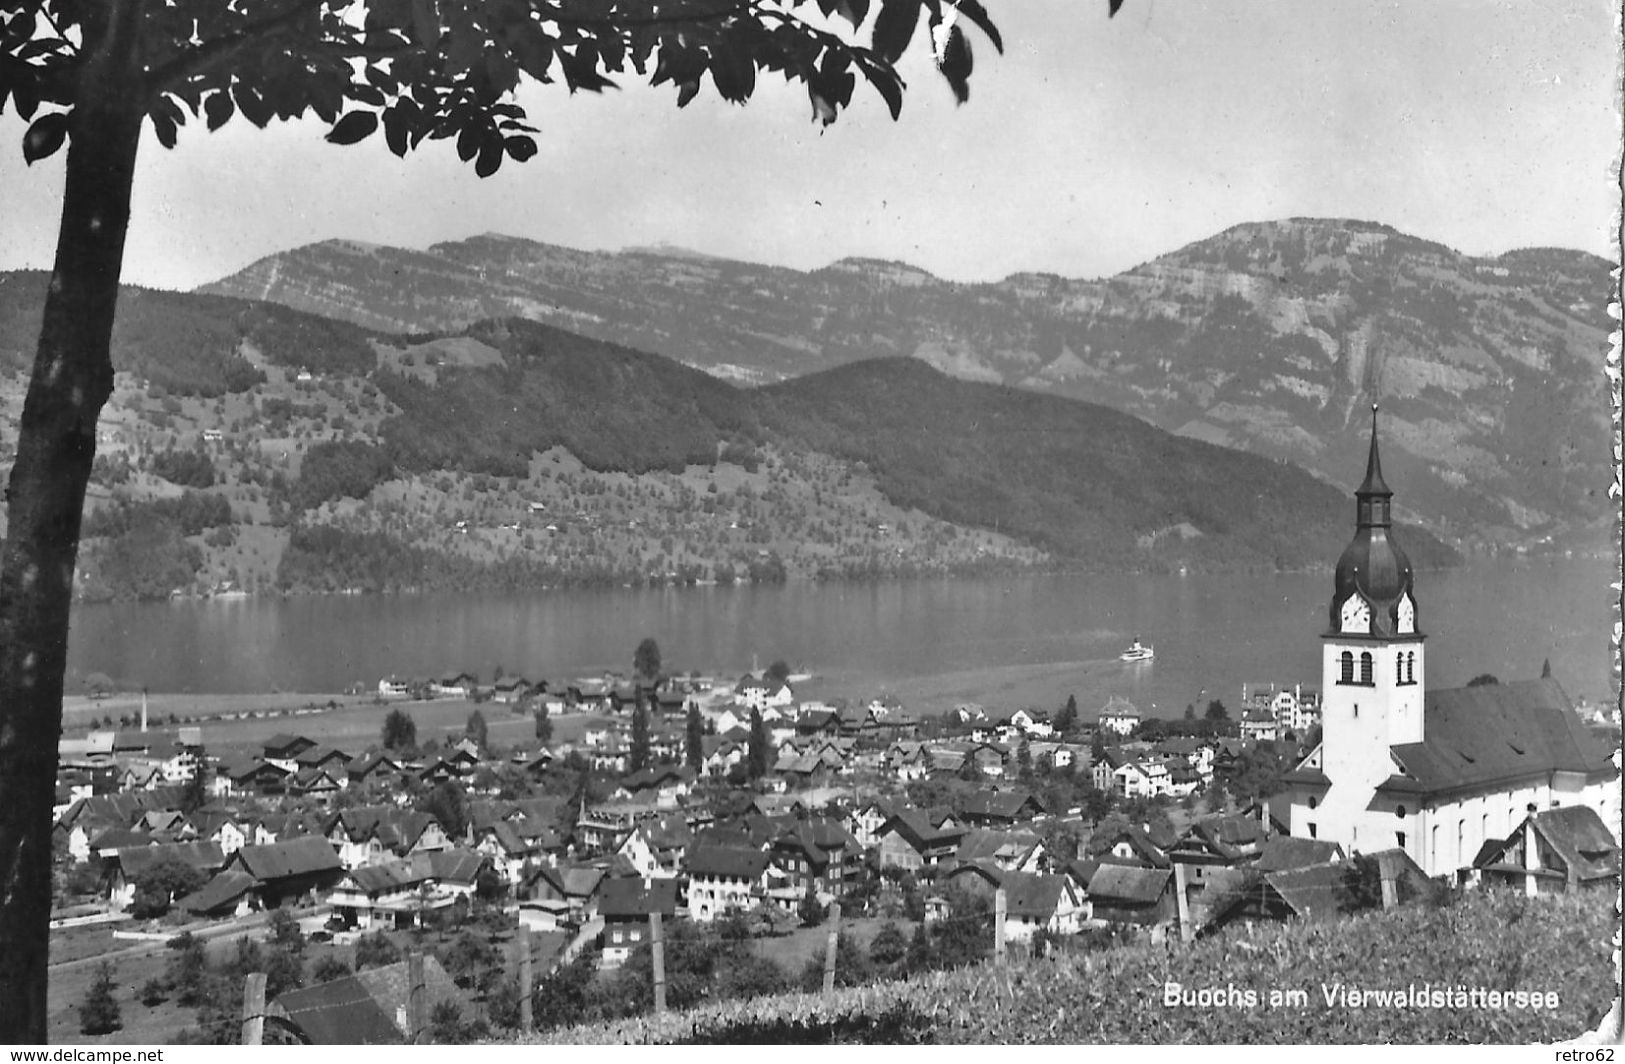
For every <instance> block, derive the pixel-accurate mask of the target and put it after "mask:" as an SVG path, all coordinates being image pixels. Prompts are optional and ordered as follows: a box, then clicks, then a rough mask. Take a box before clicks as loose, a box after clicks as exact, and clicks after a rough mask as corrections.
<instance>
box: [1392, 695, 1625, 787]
mask: <svg viewBox="0 0 1625 1064" xmlns="http://www.w3.org/2000/svg"><path fill="white" fill-rule="evenodd" d="M1392 752H1393V756H1394V759H1395V760H1396V761H1397V762H1398V763H1399V764H1400V766H1401V767H1402V768H1403V770H1404V772H1403V775H1402V776H1401V779H1404V780H1407V781H1408V782H1414V783H1415V784H1419V785H1420V786H1421V788H1422V789H1423V790H1424V791H1425V792H1437V791H1449V790H1455V789H1458V788H1466V787H1477V786H1483V785H1487V784H1493V783H1498V782H1501V781H1504V780H1513V779H1518V778H1520V777H1527V776H1532V775H1539V774H1544V773H1548V772H1552V771H1554V770H1565V771H1571V772H1584V773H1592V772H1602V771H1609V770H1611V768H1612V766H1611V765H1610V764H1609V756H1610V755H1611V754H1612V751H1611V750H1607V749H1605V748H1604V747H1603V745H1602V744H1601V743H1599V742H1598V741H1597V739H1596V738H1595V737H1594V736H1593V735H1592V734H1591V733H1590V732H1588V731H1587V730H1586V728H1585V726H1584V725H1582V724H1581V723H1580V718H1579V717H1578V716H1576V715H1575V713H1574V709H1573V706H1572V704H1571V703H1570V701H1569V697H1568V695H1566V694H1565V693H1564V692H1563V689H1562V688H1561V687H1560V686H1558V684H1557V681H1556V680H1550V679H1546V680H1526V681H1520V682H1516V683H1504V684H1483V685H1480V686H1477V687H1458V688H1454V689H1451V690H1444V691H1429V692H1427V695H1426V701H1425V710H1424V716H1423V735H1422V741H1421V742H1419V743H1403V744H1400V745H1398V746H1395V747H1392ZM1398 787H1399V781H1395V780H1390V784H1385V785H1384V789H1385V790H1390V789H1398Z"/></svg>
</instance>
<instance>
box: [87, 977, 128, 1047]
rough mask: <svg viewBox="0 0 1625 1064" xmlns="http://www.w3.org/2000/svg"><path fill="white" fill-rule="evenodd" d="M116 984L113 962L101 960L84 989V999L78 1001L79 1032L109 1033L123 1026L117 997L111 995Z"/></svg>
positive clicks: (92, 1033)
mask: <svg viewBox="0 0 1625 1064" xmlns="http://www.w3.org/2000/svg"><path fill="white" fill-rule="evenodd" d="M117 985H118V984H117V982H115V981H114V979H113V962H112V961H106V960H104V961H102V962H101V964H99V965H97V967H96V978H95V979H93V980H91V983H90V987H89V989H87V990H86V991H85V999H84V1000H83V1001H81V1002H80V1003H79V1031H80V1033H81V1034H91V1035H96V1034H111V1033H112V1032H114V1031H116V1030H118V1029H119V1028H120V1027H123V1026H124V1021H123V1019H122V1018H121V1017H120V1015H119V1007H118V999H117V998H115V997H114V996H113V990H114V988H115V987H116V986H117Z"/></svg>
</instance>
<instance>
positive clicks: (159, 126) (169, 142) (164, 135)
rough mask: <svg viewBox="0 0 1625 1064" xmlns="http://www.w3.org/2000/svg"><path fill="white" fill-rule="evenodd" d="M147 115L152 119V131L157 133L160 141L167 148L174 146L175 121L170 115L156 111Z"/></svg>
mask: <svg viewBox="0 0 1625 1064" xmlns="http://www.w3.org/2000/svg"><path fill="white" fill-rule="evenodd" d="M147 117H148V118H149V119H151V121H152V131H153V133H154V134H156V135H157V137H158V143H159V144H162V145H163V146H164V147H166V148H173V147H174V146H175V123H174V122H173V121H171V120H170V118H169V116H167V115H161V114H159V113H157V112H156V111H154V112H152V113H151V114H148V115H147Z"/></svg>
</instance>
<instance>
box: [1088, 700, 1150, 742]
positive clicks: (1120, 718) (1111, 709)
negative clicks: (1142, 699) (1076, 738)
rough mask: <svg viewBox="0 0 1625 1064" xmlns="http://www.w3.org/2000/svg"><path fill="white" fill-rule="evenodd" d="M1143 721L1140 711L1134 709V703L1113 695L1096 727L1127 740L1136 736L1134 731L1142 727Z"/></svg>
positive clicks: (1101, 713)
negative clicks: (1141, 722)
mask: <svg viewBox="0 0 1625 1064" xmlns="http://www.w3.org/2000/svg"><path fill="white" fill-rule="evenodd" d="M1142 719H1143V718H1142V717H1141V716H1140V711H1139V710H1137V709H1135V708H1134V703H1132V702H1130V701H1129V700H1128V699H1126V698H1124V697H1122V696H1121V695H1112V696H1111V697H1110V698H1108V699H1107V700H1106V705H1105V706H1104V707H1103V708H1102V709H1101V711H1100V716H1099V717H1098V719H1097V720H1096V722H1095V727H1096V728H1098V729H1100V730H1101V731H1105V732H1111V733H1113V734H1115V735H1119V736H1122V737H1124V738H1127V737H1128V736H1130V735H1133V734H1134V729H1136V728H1138V727H1139V726H1140V721H1141V720H1142Z"/></svg>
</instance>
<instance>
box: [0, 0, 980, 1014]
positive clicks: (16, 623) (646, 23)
mask: <svg viewBox="0 0 1625 1064" xmlns="http://www.w3.org/2000/svg"><path fill="white" fill-rule="evenodd" d="M871 7H873V8H874V11H873V17H872V18H871ZM0 15H4V20H3V23H0V59H3V61H0V109H3V108H4V107H6V106H7V105H9V106H10V107H12V108H13V109H14V111H15V113H16V114H17V116H18V117H19V118H20V119H22V120H23V121H24V122H27V123H28V127H27V130H26V131H25V133H24V134H23V138H22V144H21V150H22V156H23V159H24V161H25V162H27V163H30V164H32V163H34V162H37V161H39V160H41V159H45V158H47V157H49V156H52V155H54V154H56V153H57V152H59V151H61V150H63V149H64V148H66V155H67V159H66V167H65V176H64V182H63V207H62V226H61V228H60V230H59V236H58V245H57V253H56V259H55V262H54V264H53V270H52V276H51V281H50V284H49V285H48V287H47V289H46V295H45V299H44V310H43V312H42V315H41V324H40V330H39V344H38V347H37V349H36V353H35V361H34V366H33V369H32V372H31V377H30V382H29V387H28V393H27V397H26V399H25V401H24V408H23V416H22V418H21V421H20V424H21V429H20V431H19V434H18V439H17V459H16V461H15V463H14V465H13V467H12V472H11V480H10V485H9V492H8V500H9V501H8V511H7V518H8V520H7V530H6V542H5V549H4V557H3V562H0V881H3V882H5V883H7V884H8V889H7V890H6V891H5V892H4V893H3V894H0V959H3V960H4V961H5V962H6V963H4V964H0V1000H5V1001H6V1002H7V1008H6V1009H5V1010H4V1012H0V1041H6V1042H40V1041H44V1039H45V1036H46V1033H47V1015H46V1007H47V1006H46V996H45V986H46V981H47V978H46V977H47V965H48V961H49V918H50V862H49V857H50V845H49V842H48V839H47V838H46V835H47V834H48V832H49V831H50V818H49V816H48V812H49V809H50V806H51V800H52V791H53V788H54V775H55V765H54V761H53V759H52V758H50V757H48V756H44V754H45V751H46V749H47V748H49V747H53V746H54V745H55V743H56V739H57V736H58V735H59V734H60V730H61V714H62V707H61V695H62V683H63V675H64V673H65V672H66V668H67V658H66V649H65V648H66V646H67V642H68V625H69V616H68V614H69V604H70V602H71V597H72V594H73V590H74V568H75V565H76V564H77V561H78V544H79V531H80V522H81V518H82V514H83V511H84V500H85V491H86V486H87V484H88V482H89V477H90V470H91V466H92V463H93V461H94V459H95V439H96V423H97V421H98V419H99V417H100V415H101V411H102V408H103V406H104V405H105V404H106V402H107V399H108V397H109V396H110V395H111V394H112V388H113V375H114V367H113V364H112V354H111V353H112V335H113V326H114V319H115V316H116V313H115V312H116V309H117V304H118V299H119V280H120V275H121V272H122V268H123V257H124V244H125V238H126V235H127V232H128V228H129V220H130V213H131V203H132V198H133V187H134V183H135V171H136V166H135V163H136V157H137V152H138V148H139V146H140V142H141V139H142V137H143V134H144V131H145V129H146V128H147V127H148V126H150V127H151V131H152V135H153V136H154V137H155V138H156V139H157V141H158V143H159V144H160V145H162V146H164V147H165V148H173V147H175V145H176V144H177V143H178V139H179V130H180V127H181V126H183V125H185V124H186V123H187V122H188V121H198V122H201V123H202V124H203V125H204V126H205V127H206V128H207V129H208V130H209V131H215V130H219V129H221V128H223V127H224V126H226V125H228V124H229V123H231V122H232V121H233V120H234V119H235V118H237V117H238V116H239V115H240V116H241V117H242V118H243V119H245V120H247V122H248V123H249V124H251V125H253V126H256V127H260V128H263V127H265V126H266V125H268V124H269V123H270V122H271V121H273V120H278V121H285V120H290V119H295V118H305V117H307V116H308V117H309V118H312V119H314V120H315V121H316V122H318V123H320V124H321V125H322V126H324V127H325V128H326V130H327V133H326V138H327V140H329V141H331V142H333V143H335V144H340V145H345V144H353V143H356V142H358V141H361V140H364V139H366V138H368V137H370V136H373V135H375V134H378V135H381V136H382V137H383V140H384V142H385V144H386V146H387V147H388V148H389V150H390V151H391V152H393V153H394V154H396V155H405V154H406V153H407V152H408V151H410V150H412V149H413V148H415V147H417V146H419V145H420V144H421V143H422V142H424V141H425V140H431V141H444V142H448V143H450V144H452V145H454V146H455V149H456V152H457V155H458V157H459V158H460V159H462V160H463V161H464V162H468V163H472V164H473V168H474V172H475V173H476V174H478V175H480V176H482V177H484V176H489V175H490V174H493V173H495V172H496V171H497V169H498V168H499V167H500V166H501V165H502V164H503V162H504V160H505V159H513V160H517V161H523V160H525V159H528V158H531V157H532V156H534V155H535V154H536V153H537V152H538V151H539V150H540V144H539V142H538V140H537V133H538V130H537V128H536V127H535V126H533V125H531V124H529V121H528V116H527V114H526V111H525V109H524V107H523V106H521V105H520V103H519V102H518V99H519V96H518V90H519V89H520V88H521V86H522V85H524V84H525V83H540V84H542V85H544V86H545V85H558V84H560V83H562V84H563V86H564V87H565V88H567V89H568V90H569V91H570V92H576V91H583V90H585V91H593V92H597V91H601V90H602V89H604V88H606V87H609V86H611V85H613V84H614V81H613V80H612V79H613V78H614V77H616V76H621V75H627V74H631V73H635V74H636V75H637V76H638V77H646V78H648V79H649V81H650V82H651V83H653V84H655V85H665V84H670V85H671V86H672V87H673V89H674V90H675V92H676V101H677V104H678V105H679V106H682V105H685V104H687V103H688V102H689V101H691V100H693V99H694V98H695V96H697V95H698V94H699V92H700V90H701V86H702V84H703V83H704V81H705V79H707V78H709V80H710V84H711V85H712V87H713V89H714V90H715V91H716V93H717V94H718V95H719V96H720V97H721V98H722V99H724V100H727V101H730V102H733V103H743V102H745V101H746V100H748V99H749V98H750V97H751V96H752V94H753V93H754V91H755V89H756V85H757V75H758V73H759V72H760V73H766V74H770V75H777V76H781V77H783V78H785V79H786V80H787V81H789V82H791V83H796V84H800V85H802V86H804V87H805V89H806V91H807V96H808V100H809V103H810V105H811V109H812V115H813V117H814V119H815V120H817V121H820V122H823V123H826V124H827V123H829V122H832V121H834V119H835V117H836V115H837V114H838V113H839V112H840V111H841V109H842V108H844V107H845V106H847V105H848V104H849V103H850V102H851V100H852V95H853V92H854V90H855V88H856V84H857V81H858V80H859V79H860V78H861V79H862V80H864V81H866V82H867V83H868V84H869V85H870V86H871V87H872V88H873V89H874V90H875V91H876V92H878V94H879V95H880V96H881V98H882V99H883V100H884V101H885V103H886V105H887V107H888V108H889V109H890V111H891V113H892V115H893V116H894V117H895V116H896V115H897V114H898V112H899V111H900V109H901V106H902V98H903V87H904V86H903V80H902V77H901V76H900V75H899V74H898V72H897V69H896V64H897V62H898V61H899V60H900V59H901V57H902V55H903V53H904V51H905V50H906V49H907V48H908V45H909V42H910V40H911V39H912V38H913V37H914V36H915V33H916V31H917V29H918V28H919V27H920V26H921V25H922V24H924V25H926V26H927V27H928V28H929V30H930V31H931V32H930V33H929V35H928V36H929V40H930V42H931V45H932V47H933V49H934V51H935V54H936V59H937V68H938V70H939V71H940V73H941V74H942V76H943V78H944V79H945V80H946V82H947V83H948V85H949V86H950V87H951V89H952V90H953V93H954V95H955V97H956V98H957V99H959V100H961V101H963V100H964V99H965V98H966V97H967V96H968V94H969V79H970V76H971V71H972V66H973V62H972V52H971V46H970V43H969V40H968V38H967V37H966V34H965V32H964V27H965V26H966V25H974V26H975V27H977V28H979V29H980V30H981V32H982V33H983V34H984V35H985V36H987V37H988V38H989V39H990V40H991V41H992V43H993V44H994V46H995V47H997V48H1002V42H1001V41H1000V39H999V35H998V31H997V29H996V28H995V27H994V25H993V23H992V22H991V21H990V20H989V18H988V15H987V13H986V11H985V10H984V9H983V7H982V4H981V3H980V2H979V0H880V2H879V3H878V4H871V3H867V2H861V0H860V2H856V3H845V2H836V0H737V2H733V3H728V4H724V5H721V6H718V5H714V4H710V3H702V2H700V0H678V2H676V3H670V4H668V3H665V2H658V3H657V2H656V0H483V2H477V3H476V2H471V0H233V2H231V3H219V2H217V0H168V2H163V3H159V2H151V0H99V2H94V3H87V2H83V0H3V2H0ZM195 569H196V567H195V566H194V567H193V571H194V572H195Z"/></svg>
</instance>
